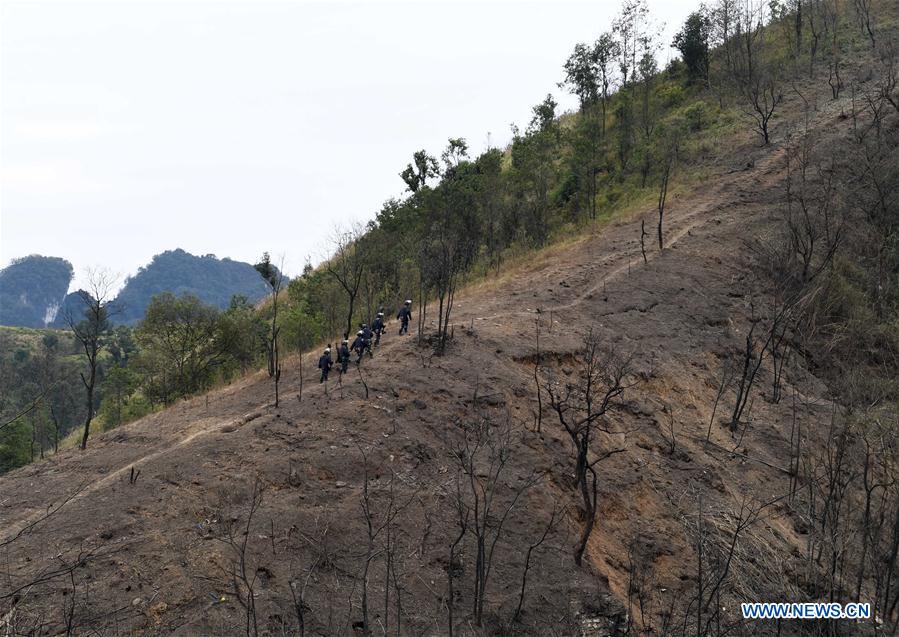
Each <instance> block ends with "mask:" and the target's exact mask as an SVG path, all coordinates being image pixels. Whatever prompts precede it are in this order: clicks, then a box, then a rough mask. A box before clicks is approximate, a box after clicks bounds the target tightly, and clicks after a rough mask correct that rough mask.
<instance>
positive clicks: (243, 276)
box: [112, 248, 269, 325]
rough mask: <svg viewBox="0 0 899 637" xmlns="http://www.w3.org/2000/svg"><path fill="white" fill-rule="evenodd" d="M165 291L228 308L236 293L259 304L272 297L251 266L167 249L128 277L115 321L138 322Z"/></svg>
mask: <svg viewBox="0 0 899 637" xmlns="http://www.w3.org/2000/svg"><path fill="white" fill-rule="evenodd" d="M163 292H171V293H172V294H174V295H176V296H180V295H182V294H193V295H194V296H196V297H197V298H199V299H200V300H201V301H202V302H203V303H206V304H208V305H214V306H215V307H217V308H219V309H224V308H226V307H228V304H229V303H230V302H231V298H232V297H233V296H234V295H236V294H240V295H243V296H245V297H247V299H248V300H249V301H251V302H253V303H255V302H256V301H259V300H260V299H262V298H263V297H264V296H265V295H266V294H268V292H269V286H268V284H267V283H266V282H265V280H264V279H263V278H262V276H261V275H260V274H259V272H258V271H257V270H256V269H255V268H254V267H253V266H252V265H251V264H249V263H244V262H242V261H232V260H231V259H228V258H224V259H219V258H217V257H216V256H215V255H214V254H207V255H204V256H202V257H198V256H195V255H193V254H190V253H189V252H186V251H184V250H181V249H180V248H179V249H176V250H167V251H166V252H163V253H162V254H157V255H156V256H155V257H153V260H152V261H151V262H150V263H149V264H147V265H145V266H144V267H142V268H141V269H140V270H138V271H137V274H135V275H134V276H131V277H128V280H127V281H126V282H125V286H124V287H123V288H122V289H121V291H120V292H119V294H118V296H117V297H116V298H115V301H113V306H114V315H113V317H112V321H113V322H114V323H124V324H127V325H131V324H134V323H137V322H138V321H140V320H141V319H143V317H144V314H145V313H146V311H147V307H148V306H149V305H150V301H151V300H152V298H153V297H154V296H156V295H157V294H162V293H163Z"/></svg>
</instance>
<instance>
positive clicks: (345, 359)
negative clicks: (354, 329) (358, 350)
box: [337, 339, 350, 376]
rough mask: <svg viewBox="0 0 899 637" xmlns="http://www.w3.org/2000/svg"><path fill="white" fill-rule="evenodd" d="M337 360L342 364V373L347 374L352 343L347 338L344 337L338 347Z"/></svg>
mask: <svg viewBox="0 0 899 637" xmlns="http://www.w3.org/2000/svg"><path fill="white" fill-rule="evenodd" d="M337 362H338V363H339V364H340V375H341V376H343V375H344V374H346V368H347V365H349V364H350V345H349V341H348V340H347V339H343V342H342V343H341V344H340V347H338V348H337Z"/></svg>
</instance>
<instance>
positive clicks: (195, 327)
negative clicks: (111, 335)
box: [135, 292, 227, 405]
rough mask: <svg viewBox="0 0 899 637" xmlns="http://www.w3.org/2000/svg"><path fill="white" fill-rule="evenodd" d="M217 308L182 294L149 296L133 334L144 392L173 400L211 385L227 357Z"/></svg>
mask: <svg viewBox="0 0 899 637" xmlns="http://www.w3.org/2000/svg"><path fill="white" fill-rule="evenodd" d="M219 318H220V317H219V311H218V310H217V309H216V308H214V307H212V306H209V305H204V304H203V303H202V302H201V301H200V299H198V298H197V297H195V296H192V295H189V294H186V295H183V296H180V297H176V296H175V295H174V294H172V293H170V292H166V293H164V294H160V295H158V296H155V297H153V300H152V301H151V302H150V306H149V307H148V308H147V316H146V317H145V318H144V320H143V321H142V322H141V323H140V325H139V326H138V328H137V330H136V332H135V334H136V336H137V341H138V343H139V344H140V348H141V351H140V355H139V357H138V367H139V369H140V370H141V372H142V374H143V381H142V384H143V386H144V390H145V393H146V394H147V396H148V398H150V399H151V400H154V401H160V402H162V403H163V404H166V405H168V404H171V403H172V402H173V401H174V400H176V399H177V398H180V397H182V396H186V395H188V394H191V393H193V392H196V391H199V390H201V389H205V388H207V387H209V385H210V384H211V383H212V381H213V379H214V378H215V374H216V371H217V370H218V369H219V368H220V367H221V366H222V364H223V363H224V362H225V361H226V360H227V355H226V349H225V347H224V343H223V339H222V338H221V326H220V320H219Z"/></svg>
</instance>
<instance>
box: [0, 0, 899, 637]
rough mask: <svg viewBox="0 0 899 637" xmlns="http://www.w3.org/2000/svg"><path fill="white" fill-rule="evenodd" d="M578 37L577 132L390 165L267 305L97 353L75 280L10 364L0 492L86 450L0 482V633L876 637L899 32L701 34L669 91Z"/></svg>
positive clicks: (896, 208)
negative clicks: (828, 607) (378, 323)
mask: <svg viewBox="0 0 899 637" xmlns="http://www.w3.org/2000/svg"><path fill="white" fill-rule="evenodd" d="M601 27H602V25H599V26H598V32H597V33H596V38H595V40H592V41H590V42H585V43H578V44H573V49H572V52H571V55H570V57H569V58H568V59H567V60H560V76H559V82H560V84H559V86H560V87H562V88H563V89H564V90H568V91H571V92H572V93H573V94H575V95H576V96H577V97H578V100H579V108H578V110H577V111H576V112H572V113H559V112H557V103H556V100H555V99H554V98H553V96H552V95H551V94H549V95H547V97H546V98H545V99H544V100H543V101H541V102H540V103H539V104H537V105H535V106H534V107H533V110H532V115H533V116H532V119H531V121H530V122H529V123H528V124H527V125H526V126H525V127H524V128H522V129H514V139H513V141H512V142H511V143H510V144H509V146H508V147H507V148H502V149H497V148H493V149H488V150H487V151H486V152H484V153H482V154H480V155H479V156H477V157H470V156H469V147H468V144H467V142H466V141H465V140H464V139H461V138H450V139H449V140H448V142H447V145H446V147H445V148H444V149H439V150H438V149H422V150H418V151H415V152H414V153H413V155H412V159H411V161H410V163H409V164H408V165H407V166H406V167H405V168H403V167H402V166H398V167H397V172H398V180H401V181H398V183H399V184H402V185H403V186H405V192H404V195H403V196H402V197H401V198H397V199H393V200H390V201H387V202H385V203H384V204H383V205H382V206H381V208H380V210H379V211H378V212H377V214H376V215H375V217H374V218H373V219H372V220H371V221H370V222H369V223H368V224H367V225H364V226H359V227H350V228H344V229H342V230H340V231H338V232H336V233H335V235H334V236H333V237H330V241H331V245H332V247H333V251H332V256H331V257H330V258H329V259H328V260H326V261H325V262H324V263H322V264H321V265H320V266H319V267H312V266H311V265H310V266H308V267H307V268H306V269H305V271H304V272H303V274H302V275H301V276H299V277H297V278H295V279H293V280H290V281H286V280H285V279H284V278H283V277H282V276H281V274H280V273H279V272H278V270H277V268H275V267H274V265H273V264H272V263H271V260H270V258H269V256H268V255H263V257H262V258H261V259H260V262H259V263H258V264H256V265H255V266H254V270H253V272H254V275H255V276H256V277H257V278H258V279H259V280H260V281H262V282H263V284H262V286H263V287H262V289H261V291H260V293H259V294H258V295H257V296H256V297H254V300H255V299H261V298H262V297H263V296H264V297H265V298H264V300H263V301H262V302H260V303H258V304H255V305H254V303H252V302H251V301H250V300H248V299H247V298H246V297H239V296H238V297H234V298H233V299H231V300H230V304H229V305H228V306H227V308H226V309H222V308H221V306H220V305H219V306H218V307H216V306H215V305H213V304H210V301H209V299H208V298H207V297H199V295H198V294H191V293H181V291H180V290H175V291H174V292H173V293H163V294H155V293H154V296H153V300H152V301H151V302H150V304H149V306H148V307H147V308H146V312H145V313H144V314H143V319H142V320H140V321H139V322H137V323H136V324H135V325H134V327H133V328H132V327H128V326H119V327H113V324H114V323H115V320H116V319H115V315H116V313H120V312H121V311H122V308H123V307H126V306H127V303H125V304H124V305H122V306H119V305H118V301H117V300H116V301H114V300H111V298H110V296H111V293H110V290H111V286H110V281H109V280H108V279H104V278H103V277H102V276H99V275H98V276H94V277H92V279H91V281H90V289H88V290H87V291H86V292H84V293H81V294H79V295H78V297H77V299H76V301H78V302H79V303H80V307H81V310H82V317H83V319H82V320H80V321H72V322H71V325H70V326H69V327H70V330H68V331H67V332H65V333H63V334H64V336H63V335H62V334H61V335H60V336H59V340H58V341H57V342H55V343H54V342H52V339H50V342H48V341H47V338H48V337H45V336H43V337H41V338H40V339H38V338H37V336H38V335H36V334H31V333H19V332H13V333H11V334H10V335H8V336H5V337H4V338H7V339H8V342H9V343H10V346H9V347H8V348H4V351H5V350H7V349H11V350H15V351H14V352H13V353H12V356H11V357H10V356H8V355H6V354H4V357H3V359H2V360H0V362H2V364H3V367H0V372H2V373H4V380H3V382H4V386H5V387H13V386H14V387H16V392H15V393H10V394H9V395H10V396H12V397H13V398H12V399H11V400H7V402H6V404H4V405H0V449H2V450H3V454H4V455H3V458H4V459H5V460H4V462H5V463H6V464H5V466H4V468H12V467H13V466H16V465H20V464H23V463H25V462H27V461H28V460H30V459H34V460H38V459H39V458H38V457H39V455H40V454H44V455H46V456H49V455H50V450H51V449H54V448H55V447H56V442H57V440H58V438H59V436H58V435H57V434H56V432H57V431H58V432H60V433H64V432H65V431H69V430H74V431H76V432H77V433H76V434H74V435H75V436H77V437H78V440H77V441H71V442H70V447H73V444H74V442H80V443H81V444H80V447H81V448H80V449H75V448H66V449H61V450H60V451H59V453H57V454H55V455H52V456H51V457H49V458H47V459H45V460H43V461H42V462H34V463H33V464H31V466H28V467H23V468H20V469H18V470H16V471H11V472H9V473H7V474H6V475H5V476H3V477H2V478H0V490H2V492H3V493H4V494H9V497H8V498H7V499H6V500H5V501H4V502H2V503H0V513H2V515H3V519H4V521H5V522H4V527H3V529H2V531H0V545H3V546H6V547H7V549H8V552H9V553H10V558H9V559H8V560H7V562H6V565H5V567H4V568H3V569H0V572H2V574H3V575H4V577H3V578H2V580H0V581H2V582H3V584H2V585H0V603H2V604H3V606H2V607H0V616H2V617H3V618H4V619H3V620H2V621H3V622H5V625H6V626H8V627H10V628H11V629H12V630H14V631H17V632H19V633H26V634H27V633H33V634H58V633H68V634H80V633H82V632H84V633H87V632H93V633H96V634H107V633H108V634H114V633H116V634H117V633H120V632H133V633H138V634H184V635H194V634H246V635H254V636H255V635H262V634H271V635H275V634H284V635H313V634H314V635H341V636H342V635H349V634H354V635H365V636H368V635H393V634H396V635H400V634H406V635H408V634H422V635H431V634H433V635H443V634H448V635H477V636H484V635H517V634H521V635H578V636H588V635H589V636H591V637H593V636H599V635H603V636H615V637H618V636H622V637H623V636H625V635H664V636H670V637H674V636H681V637H685V636H687V635H696V636H697V637H708V636H712V635H714V636H717V637H721V636H724V635H822V636H823V635H875V634H893V633H895V632H896V631H897V630H899V587H897V581H899V481H897V480H896V475H897V468H899V465H897V457H896V450H897V446H899V440H897V433H899V412H897V409H896V405H897V400H899V90H897V89H899V47H897V45H896V42H897V33H899V7H897V6H896V4H895V3H893V2H886V1H883V2H876V1H873V0H872V1H859V2H853V3H844V2H839V1H836V0H801V1H800V0H791V1H790V2H786V3H782V2H772V3H764V4H762V3H736V2H733V1H732V0H717V2H715V3H714V4H712V5H710V6H702V7H697V10H696V11H695V12H694V13H692V14H691V15H690V16H689V18H688V19H687V20H686V21H685V23H684V24H683V25H682V28H681V29H680V31H679V32H678V34H677V36H676V38H675V40H674V43H673V45H674V46H675V47H676V49H677V50H678V52H679V54H680V57H679V58H678V59H676V60H674V61H673V62H671V63H670V64H668V65H667V66H666V67H665V68H659V66H658V61H657V60H658V59H659V58H660V55H659V52H660V50H661V48H662V47H665V46H667V45H668V44H669V43H667V42H660V41H659V40H658V38H657V36H656V35H655V34H656V33H658V29H657V25H656V24H655V22H654V16H653V15H652V14H651V13H650V12H649V9H648V7H647V5H646V3H645V1H644V0H626V1H625V2H624V3H623V5H622V7H621V9H620V11H619V13H618V14H617V16H616V18H615V20H614V21H612V22H611V23H610V24H608V25H605V28H601ZM547 88H550V87H547ZM168 256H169V257H171V258H174V257H178V256H179V255H178V254H169V255H168ZM178 263H181V261H180V260H179V261H178ZM244 269H245V268H244ZM149 270H150V268H148V269H147V271H149ZM145 273H146V272H143V273H141V274H145ZM140 276H141V275H138V277H135V279H134V280H137V279H139V278H140ZM249 278H250V277H248V280H249ZM141 285H144V283H143V280H141ZM147 285H148V286H149V284H147ZM147 289H150V287H147V288H146V289H145V291H146V290H147ZM154 289H155V288H154ZM157 291H158V290H157ZM407 300H408V301H407ZM407 302H408V304H409V306H410V309H411V312H412V316H413V320H412V325H411V326H410V330H409V333H408V334H404V333H401V332H402V330H401V329H400V326H399V325H398V322H397V320H395V318H394V317H397V314H398V311H399V310H400V308H403V307H404V306H405V305H406V304H407ZM379 312H383V313H384V314H385V315H386V319H387V321H388V325H387V330H386V331H385V333H384V334H383V335H382V336H381V337H380V341H379V344H378V345H377V346H375V345H374V343H372V342H371V341H370V340H369V339H368V337H367V336H366V333H365V328H364V327H362V326H363V324H364V325H365V327H367V326H368V325H370V324H372V322H373V319H374V318H375V317H376V316H378V313H379ZM129 320H130V319H129ZM357 330H358V331H357ZM357 335H358V337H359V338H356V337H357ZM345 338H346V339H348V340H349V341H350V342H354V343H356V344H358V346H357V347H356V348H355V350H354V352H353V354H352V360H347V361H346V365H345V366H344V369H341V365H340V363H342V362H344V361H343V360H340V359H338V360H334V359H336V358H337V356H336V354H337V350H338V345H339V344H340V343H341V342H342V341H343V340H344V339H345ZM325 345H328V349H327V350H325ZM20 352H21V353H20ZM310 353H311V356H310ZM54 361H55V362H54ZM332 362H334V363H335V365H334V367H333V368H330V367H329V365H330V363H332ZM316 363H317V365H316ZM69 366H71V370H70V368H69ZM48 369H52V370H53V372H52V373H53V374H57V375H59V377H60V378H62V377H65V378H69V379H71V378H72V377H73V376H74V373H73V370H76V369H77V374H78V375H77V382H74V383H71V382H68V381H64V382H60V383H59V384H58V385H55V384H54V385H51V386H50V387H48V386H44V385H41V382H42V381H41V379H43V378H48V377H49V376H48V374H49V373H50V372H42V371H40V370H48ZM329 371H330V377H329V376H328V373H329ZM57 387H58V388H60V389H59V390H57V389H56V388H57ZM66 387H68V388H69V389H72V391H73V392H74V393H75V394H77V395H78V396H79V397H78V398H77V400H75V402H74V403H72V404H71V405H69V406H66V405H67V404H68V403H66V400H67V399H66V396H67V395H68V394H65V393H61V394H60V396H56V395H55V394H53V393H52V392H54V391H62V388H66ZM66 391H68V390H66ZM73 395H74V394H73ZM54 401H56V402H54ZM79 401H80V402H79ZM76 403H77V404H78V405H80V406H78V407H75V406H74V404H76ZM79 410H80V411H79ZM132 420H136V421H135V422H129V421H132ZM57 421H59V422H64V423H66V424H65V425H64V426H56V425H55V424H53V423H56V422H57ZM48 423H51V424H52V426H51V425H48ZM102 431H105V433H102ZM63 446H64V445H63ZM25 450H29V451H30V454H29V453H27V452H26V451H25ZM7 459H8V460H7ZM35 485H40V488H37V489H36V488H35ZM48 547H49V548H48ZM38 558H40V559H38ZM747 601H778V602H833V603H840V604H842V603H847V602H867V603H869V604H870V609H871V618H870V619H868V620H866V621H850V620H845V619H840V620H837V619H819V620H814V621H799V620H783V621H781V620H752V619H747V618H744V617H743V616H742V614H741V613H740V611H739V608H740V604H741V603H742V602H747Z"/></svg>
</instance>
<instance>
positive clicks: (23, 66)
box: [0, 0, 698, 289]
mask: <svg viewBox="0 0 899 637" xmlns="http://www.w3.org/2000/svg"><path fill="white" fill-rule="evenodd" d="M649 5H650V8H651V10H652V13H653V16H657V17H658V18H659V19H663V20H665V22H666V26H665V29H664V35H663V36H662V47H661V49H660V52H659V57H660V61H661V62H664V61H665V60H667V59H668V58H669V57H670V56H671V55H673V53H672V52H671V50H670V49H669V47H668V45H669V43H670V41H671V37H672V34H673V33H674V31H676V30H677V28H679V26H680V24H681V23H682V21H683V19H684V18H685V17H686V15H687V14H688V13H689V12H690V11H692V10H694V9H695V8H696V7H698V2H692V1H691V2H685V1H683V0H677V1H676V2H659V1H654V0H650V1H649ZM618 9H619V4H618V3H617V2H615V3H596V2H592V3H588V2H567V3H566V2H533V3H511V2H492V3H489V2H488V3H474V2H458V3H451V4H450V3H441V2H426V3H415V4H412V3H408V2H400V3H377V4H376V3H349V2H336V3H334V2H331V3H326V4H325V3H306V2H294V3H288V2H269V3H255V2H254V3H239V2H193V3H177V4H176V3H172V2H116V3H112V2H93V3H81V2H71V3H59V4H56V3H50V2H10V1H4V2H3V3H2V5H0V192H2V195H0V267H4V266H6V265H7V264H8V263H9V262H10V261H11V260H12V259H14V258H18V257H23V256H27V255H29V254H43V255H45V256H58V257H63V258H65V259H67V260H69V261H70V262H71V263H72V264H73V266H74V268H75V280H74V281H73V285H72V288H73V289H74V288H77V287H79V286H80V285H81V284H82V283H83V275H84V272H85V270H86V268H87V267H97V266H103V267H106V268H108V269H109V270H111V271H112V272H114V273H117V274H118V275H119V279H120V282H123V281H124V280H125V278H126V277H128V276H130V275H133V274H134V273H135V272H136V271H137V269H138V268H139V267H140V266H143V265H146V264H147V263H149V262H150V260H151V258H152V257H153V255H155V254H158V253H160V252H163V251H165V250H173V249H176V248H181V249H184V250H186V251H187V252H190V253H192V254H196V255H204V254H210V253H212V254H215V255H216V256H218V257H219V258H223V257H228V258H231V259H234V260H237V261H246V262H250V263H253V262H256V261H257V260H258V259H259V257H260V256H261V255H262V253H263V252H264V251H268V252H269V253H270V254H271V255H272V259H273V260H274V261H275V262H278V261H279V260H280V258H281V256H282V255H283V256H284V269H285V272H286V273H287V274H289V275H291V276H294V275H296V274H298V273H299V272H300V271H301V269H302V266H303V263H304V262H305V260H306V258H307V257H308V258H310V259H311V260H312V262H313V263H315V262H317V261H319V260H320V259H321V258H323V257H324V256H325V255H326V254H327V253H328V252H329V243H328V237H329V235H330V234H331V232H332V230H333V228H334V227H335V226H336V225H346V224H348V223H351V222H354V221H363V222H364V221H367V220H369V219H371V218H373V217H374V215H375V213H376V212H377V211H378V210H379V209H380V207H381V204H382V203H383V202H384V201H385V200H387V199H389V198H390V197H398V196H401V195H402V194H403V183H402V181H401V180H400V178H399V176H398V173H399V172H400V171H401V170H402V169H403V168H404V167H405V165H406V164H407V163H408V162H409V160H410V158H411V155H412V153H413V152H414V151H415V150H418V149H420V148H425V149H426V150H428V151H429V152H430V153H432V154H435V155H439V153H440V151H441V150H442V148H443V146H444V145H445V143H446V140H447V138H448V137H464V138H466V139H467V140H468V142H469V145H470V153H471V155H472V156H476V155H477V154H479V153H481V152H483V150H485V148H486V147H487V143H488V135H489V138H490V143H491V145H493V146H500V147H502V146H505V145H506V144H507V143H508V142H509V141H510V140H511V132H510V124H512V123H515V124H518V125H519V126H521V127H524V126H525V125H526V124H527V122H528V120H529V119H530V109H531V107H532V106H534V105H535V104H537V103H538V102H540V101H541V100H542V99H543V98H544V96H545V95H546V94H547V93H552V94H553V95H554V96H555V98H556V99H557V100H558V102H559V104H560V111H562V110H569V109H572V108H574V107H575V106H576V100H575V98H573V97H572V96H570V95H568V94H567V93H566V92H564V91H562V90H560V89H559V88H558V87H557V83H558V82H559V81H560V80H561V79H562V65H563V64H564V62H565V59H566V58H567V56H568V54H569V53H570V51H571V49H572V48H573V46H574V45H575V43H577V42H580V41H592V40H594V39H595V38H596V37H597V36H598V35H599V34H600V33H601V32H603V31H605V30H608V29H610V28H611V20H612V17H613V16H614V15H615V13H616V12H617V11H618Z"/></svg>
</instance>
